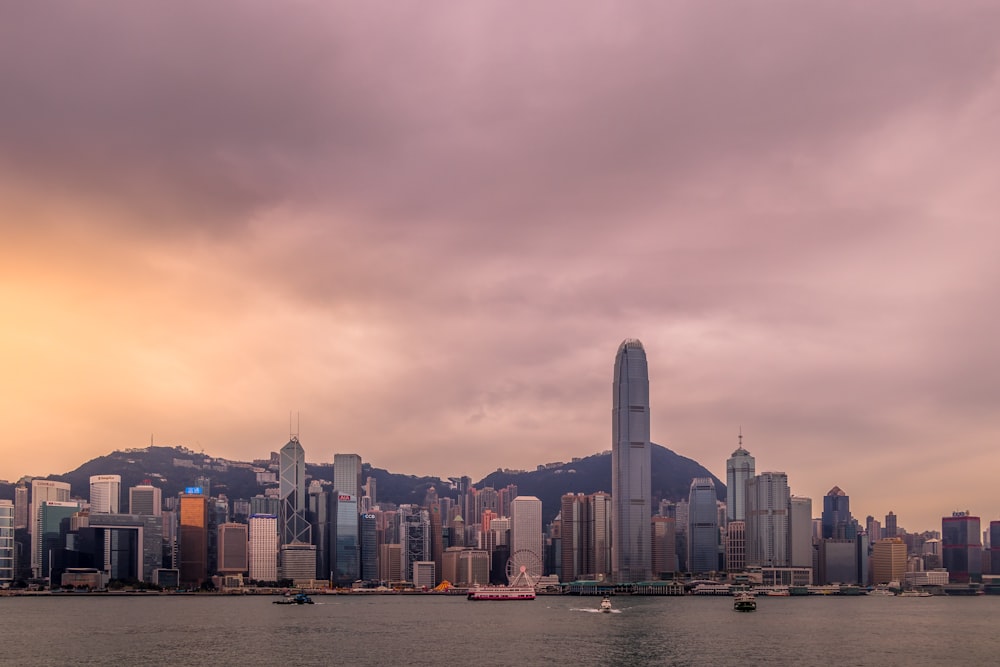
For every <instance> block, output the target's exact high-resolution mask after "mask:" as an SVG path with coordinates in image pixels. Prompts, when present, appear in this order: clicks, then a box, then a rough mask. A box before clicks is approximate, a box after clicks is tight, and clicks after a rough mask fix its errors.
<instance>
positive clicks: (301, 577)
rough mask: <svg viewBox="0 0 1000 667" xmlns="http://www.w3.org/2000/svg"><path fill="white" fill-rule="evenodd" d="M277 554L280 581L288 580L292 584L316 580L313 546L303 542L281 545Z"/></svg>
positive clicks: (314, 548) (314, 550)
mask: <svg viewBox="0 0 1000 667" xmlns="http://www.w3.org/2000/svg"><path fill="white" fill-rule="evenodd" d="M279 554H280V557H279V561H280V566H279V571H280V572H281V578H282V579H290V580H291V581H292V582H293V583H295V582H299V583H302V582H312V581H315V580H316V547H315V546H314V545H312V544H306V543H304V542H295V543H293V544H282V545H281V550H280V552H279ZM296 585H298V584H296Z"/></svg>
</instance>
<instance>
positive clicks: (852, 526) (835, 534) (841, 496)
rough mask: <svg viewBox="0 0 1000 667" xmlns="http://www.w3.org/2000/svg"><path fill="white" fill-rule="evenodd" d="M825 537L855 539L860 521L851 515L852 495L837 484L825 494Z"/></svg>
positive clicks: (823, 518) (823, 516)
mask: <svg viewBox="0 0 1000 667" xmlns="http://www.w3.org/2000/svg"><path fill="white" fill-rule="evenodd" d="M822 525H823V539H825V540H826V539H831V538H833V539H838V540H853V539H854V538H856V537H857V536H858V522H857V521H855V520H854V517H852V516H851V497H850V496H848V495H847V494H846V493H844V492H843V491H842V490H841V488H840V487H839V486H835V487H833V488H832V489H830V491H829V492H828V493H827V494H826V495H825V496H823V515H822Z"/></svg>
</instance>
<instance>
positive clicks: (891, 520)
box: [882, 512, 899, 537]
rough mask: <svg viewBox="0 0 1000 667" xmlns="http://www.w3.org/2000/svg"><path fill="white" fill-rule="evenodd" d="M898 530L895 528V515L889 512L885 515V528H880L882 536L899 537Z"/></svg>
mask: <svg viewBox="0 0 1000 667" xmlns="http://www.w3.org/2000/svg"><path fill="white" fill-rule="evenodd" d="M898 532H899V530H898V529H897V528H896V515H895V514H893V513H892V512H889V513H888V514H886V515H885V528H884V529H883V530H882V536H883V537H899V535H898Z"/></svg>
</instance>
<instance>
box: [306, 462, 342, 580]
mask: <svg viewBox="0 0 1000 667" xmlns="http://www.w3.org/2000/svg"><path fill="white" fill-rule="evenodd" d="M306 498H307V501H306V502H307V505H308V507H307V512H306V516H307V517H308V519H309V526H310V532H311V533H312V541H313V545H315V547H316V578H317V579H324V580H329V579H330V567H331V565H330V558H331V556H330V553H331V549H332V548H333V547H332V543H331V540H332V539H333V538H332V533H331V532H330V531H331V530H332V526H331V520H330V517H331V516H332V514H331V513H332V512H333V510H334V508H333V505H334V503H335V502H336V498H335V495H334V494H331V493H329V492H328V491H324V490H323V487H322V485H321V484H320V482H319V480H313V481H312V482H310V483H309V489H308V491H307V495H306Z"/></svg>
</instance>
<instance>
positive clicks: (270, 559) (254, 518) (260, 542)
mask: <svg viewBox="0 0 1000 667" xmlns="http://www.w3.org/2000/svg"><path fill="white" fill-rule="evenodd" d="M247 523H248V531H249V546H248V558H249V561H250V562H249V563H248V565H249V567H250V579H252V580H254V581H277V580H278V517H277V516H275V515H273V514H254V515H251V517H250V518H249V519H248V520H247Z"/></svg>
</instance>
